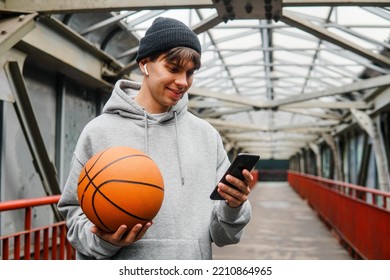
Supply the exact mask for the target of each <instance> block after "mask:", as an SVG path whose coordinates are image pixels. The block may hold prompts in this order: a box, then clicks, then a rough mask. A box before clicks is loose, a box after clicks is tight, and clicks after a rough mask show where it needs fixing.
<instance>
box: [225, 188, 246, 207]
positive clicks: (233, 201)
mask: <svg viewBox="0 0 390 280" xmlns="http://www.w3.org/2000/svg"><path fill="white" fill-rule="evenodd" d="M218 193H219V194H220V195H221V197H222V198H223V199H224V200H225V201H226V202H227V203H228V205H229V206H231V207H238V206H240V205H241V204H242V203H244V202H245V201H246V200H247V199H248V196H247V195H245V194H244V193H242V192H240V191H238V190H235V189H233V188H231V187H229V186H227V185H225V184H223V185H221V186H218Z"/></svg>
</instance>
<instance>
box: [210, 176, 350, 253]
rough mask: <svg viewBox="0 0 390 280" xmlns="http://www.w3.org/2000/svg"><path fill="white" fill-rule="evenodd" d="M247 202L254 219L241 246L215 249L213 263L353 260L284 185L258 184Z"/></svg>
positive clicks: (311, 212)
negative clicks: (228, 261) (243, 260)
mask: <svg viewBox="0 0 390 280" xmlns="http://www.w3.org/2000/svg"><path fill="white" fill-rule="evenodd" d="M250 201H251V204H252V210H253V217H252V221H251V223H250V224H249V225H248V226H247V228H246V231H245V232H244V234H243V237H242V240H241V242H240V243H239V244H236V245H232V246H227V247H222V248H218V247H216V246H214V248H213V252H214V254H213V255H214V258H215V259H231V260H234V259H240V260H242V259H245V260H248V259H249V260H348V259H352V257H351V256H350V255H349V254H348V252H347V250H346V249H345V248H344V247H343V246H342V245H341V243H340V242H339V241H338V239H337V238H336V236H335V235H334V234H333V233H332V230H331V229H330V228H329V227H327V226H326V225H325V223H323V222H322V221H321V219H320V218H319V217H318V215H317V213H316V212H315V211H314V210H313V209H312V208H311V207H310V206H309V205H308V203H307V201H305V200H303V199H302V198H301V197H300V196H299V195H298V194H297V193H296V192H295V191H294V190H293V189H292V188H291V187H290V186H289V185H288V183H287V182H259V183H257V184H256V186H255V188H254V189H253V190H252V194H251V198H250Z"/></svg>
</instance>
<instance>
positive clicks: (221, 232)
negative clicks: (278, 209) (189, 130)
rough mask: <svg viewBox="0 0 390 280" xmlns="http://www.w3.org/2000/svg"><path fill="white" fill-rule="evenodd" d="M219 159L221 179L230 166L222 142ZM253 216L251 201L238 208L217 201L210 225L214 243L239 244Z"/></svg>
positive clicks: (222, 201)
mask: <svg viewBox="0 0 390 280" xmlns="http://www.w3.org/2000/svg"><path fill="white" fill-rule="evenodd" d="M218 158H219V159H220V160H219V162H220V163H219V164H218V170H217V174H218V175H219V176H218V178H220V177H221V176H223V174H224V173H225V171H226V169H227V168H228V167H229V164H230V163H229V159H228V157H227V155H226V151H225V150H224V149H223V145H222V140H221V141H220V145H219V148H218ZM221 158H222V160H221ZM251 216H252V209H251V205H250V202H249V200H247V201H246V202H244V203H243V204H242V205H241V206H240V207H237V208H232V207H230V206H229V205H228V204H227V203H226V202H225V201H224V200H218V201H215V202H214V206H213V210H212V213H211V224H210V234H211V238H212V240H213V241H214V243H215V244H216V245H217V246H219V247H222V246H225V245H229V244H236V243H238V242H239V241H240V239H241V235H242V232H243V230H244V227H245V226H246V225H247V224H248V223H249V220H250V218H251Z"/></svg>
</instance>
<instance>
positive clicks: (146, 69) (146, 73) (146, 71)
mask: <svg viewBox="0 0 390 280" xmlns="http://www.w3.org/2000/svg"><path fill="white" fill-rule="evenodd" d="M144 70H145V75H146V76H149V72H148V68H146V63H145V64H144Z"/></svg>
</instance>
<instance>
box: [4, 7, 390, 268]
mask: <svg viewBox="0 0 390 280" xmlns="http://www.w3.org/2000/svg"><path fill="white" fill-rule="evenodd" d="M160 16H161V17H174V18H176V19H179V20H180V21H182V22H183V23H185V24H186V25H187V26H188V27H190V28H191V29H192V30H193V31H194V33H196V34H197V36H198V38H199V41H200V42H201V45H202V46H201V47H202V66H201V68H200V69H199V71H196V73H195V75H194V82H193V84H192V87H191V88H190V89H189V90H188V92H187V93H186V94H187V95H188V100H189V102H188V111H189V112H190V113H191V114H193V115H195V116H196V117H198V118H201V119H203V120H205V121H206V122H208V123H209V124H210V125H211V126H213V127H214V128H215V129H216V130H217V131H218V133H219V134H220V135H221V138H222V141H223V144H224V148H225V150H226V151H227V153H228V155H229V157H230V159H231V160H232V159H233V158H234V157H235V156H236V155H237V154H238V153H240V152H246V153H254V154H259V155H260V156H261V160H260V166H257V167H256V169H257V171H259V172H260V176H259V178H260V179H259V181H258V182H257V184H256V186H255V187H254V188H253V191H252V195H251V196H250V201H251V203H252V207H253V218H252V220H251V222H250V224H249V225H248V227H247V228H246V230H245V232H244V235H243V237H242V241H241V242H240V243H239V244H237V245H232V246H227V247H224V248H214V257H215V258H216V259H269V260H271V259H274V260H291V259H293V260H298V259H301V260H302V259H303V260H312V259H315V260H330V259H336V260H347V259H354V260H355V259H369V260H372V259H374V260H378V259H381V260H383V259H384V260H389V259H390V249H389V248H390V168H389V166H390V37H389V35H390V33H389V30H390V1H389V0H381V1H369V0H365V1H364V0H363V1H361V0H339V1H321V0H312V1H310V0H262V1H254V0H247V1H241V0H223V1H222V0H194V1H182V0H167V1H132V0H128V1H120V0H105V1H95V0H83V1H57V0H36V1H31V0H0V259H74V250H73V248H72V247H71V245H70V244H69V242H68V240H67V238H66V233H67V228H66V226H65V222H64V221H63V218H62V217H61V216H60V214H59V212H58V209H57V208H56V203H57V202H58V199H59V198H60V196H61V194H62V192H63V188H64V185H65V181H66V179H67V178H68V175H69V172H70V163H71V160H72V156H73V151H74V150H75V146H76V143H77V141H78V138H79V136H80V133H81V131H82V130H83V128H84V127H85V125H86V124H87V123H88V122H90V121H91V120H92V119H94V118H95V117H96V116H98V115H99V114H101V113H102V108H103V107H104V105H105V104H106V101H107V100H108V98H109V97H110V95H111V92H112V89H113V87H114V85H115V82H117V81H118V80H119V79H126V80H132V81H135V82H140V81H142V79H143V72H142V71H141V68H140V65H139V64H137V62H136V54H137V51H138V47H139V42H140V38H142V37H143V36H144V35H145V32H146V30H147V28H148V27H149V26H150V25H151V24H152V22H153V21H154V20H155V19H156V18H157V17H160ZM281 163H283V164H281ZM281 169H283V174H284V177H283V178H278V179H277V180H275V178H274V176H276V177H277V176H278V174H279V173H280V170H281ZM278 170H279V171H278ZM286 170H288V176H286ZM265 171H267V172H265ZM279 175H280V174H279ZM266 177H269V178H268V179H270V180H265V179H266ZM271 177H272V178H271ZM213 187H214V186H211V188H213ZM205 199H208V197H206V198H205Z"/></svg>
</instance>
